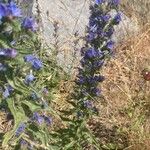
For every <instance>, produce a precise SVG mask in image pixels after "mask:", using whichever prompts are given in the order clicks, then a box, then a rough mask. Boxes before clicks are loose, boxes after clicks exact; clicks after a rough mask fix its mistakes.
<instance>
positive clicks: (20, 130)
mask: <svg viewBox="0 0 150 150" xmlns="http://www.w3.org/2000/svg"><path fill="white" fill-rule="evenodd" d="M25 128H26V125H25V123H20V125H19V127H18V129H17V130H16V132H15V135H16V136H17V137H18V136H19V135H20V134H21V133H23V132H24V130H25Z"/></svg>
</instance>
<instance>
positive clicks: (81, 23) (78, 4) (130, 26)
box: [22, 0, 140, 67]
mask: <svg viewBox="0 0 150 150" xmlns="http://www.w3.org/2000/svg"><path fill="white" fill-rule="evenodd" d="M22 1H23V2H24V0H22ZM26 1H27V0H25V3H26ZM32 1H33V0H29V1H28V5H29V7H28V8H27V9H28V10H25V11H24V12H25V14H27V15H30V14H31V11H30V10H31V7H32ZM37 6H38V9H39V10H40V11H39V10H38V12H40V17H41V22H42V26H43V32H42V36H43V39H44V40H43V41H44V43H45V44H46V45H48V46H51V47H52V45H54V49H56V51H58V54H59V55H58V62H59V63H60V64H61V65H62V66H65V67H68V66H71V65H72V63H74V64H75V62H72V61H75V60H76V59H77V58H79V49H80V48H81V47H82V45H83V42H81V43H78V45H76V47H78V50H76V51H74V43H73V42H74V36H73V35H74V34H75V33H76V32H78V33H79V37H82V36H84V35H85V29H86V25H87V24H88V18H89V15H90V13H89V6H90V2H89V1H88V0H34V3H33V9H32V11H33V14H35V15H37ZM56 22H57V23H58V24H57V26H59V29H58V31H57V34H58V37H57V39H55V38H54V29H55V28H54V24H55V23H56ZM139 30H140V29H139V26H138V24H137V21H136V19H133V18H129V17H127V16H126V15H125V14H123V13H122V22H121V23H120V25H119V26H117V27H116V28H115V34H114V36H113V39H114V41H115V42H121V41H123V39H124V38H125V37H129V36H133V35H135V34H137V33H138V31H139ZM55 37H56V35H55ZM56 42H57V44H58V45H57V47H56V45H55V44H56ZM73 57H76V59H74V58H73Z"/></svg>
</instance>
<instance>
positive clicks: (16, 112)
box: [2, 99, 28, 147]
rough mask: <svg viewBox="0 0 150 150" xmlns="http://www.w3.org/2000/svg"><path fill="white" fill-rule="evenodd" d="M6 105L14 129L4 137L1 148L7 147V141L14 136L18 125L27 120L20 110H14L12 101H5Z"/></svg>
mask: <svg viewBox="0 0 150 150" xmlns="http://www.w3.org/2000/svg"><path fill="white" fill-rule="evenodd" d="M7 104H8V107H9V109H10V111H11V113H12V115H13V117H14V127H13V129H12V130H11V131H9V132H7V133H6V134H5V135H4V139H3V142H2V147H6V146H7V145H8V142H9V140H11V138H12V137H13V136H14V134H15V131H16V130H17V128H18V127H19V125H20V123H21V122H26V121H27V120H28V118H27V117H26V116H25V113H24V111H23V109H22V108H15V105H14V100H13V99H7Z"/></svg>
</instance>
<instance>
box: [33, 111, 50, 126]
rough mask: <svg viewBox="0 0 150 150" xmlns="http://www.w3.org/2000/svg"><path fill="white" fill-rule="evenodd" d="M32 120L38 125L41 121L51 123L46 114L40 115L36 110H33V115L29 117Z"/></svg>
mask: <svg viewBox="0 0 150 150" xmlns="http://www.w3.org/2000/svg"><path fill="white" fill-rule="evenodd" d="M31 120H32V121H35V122H36V123H38V124H39V125H41V124H42V123H44V122H45V123H46V124H47V125H51V124H52V118H51V117H48V116H46V115H40V114H39V113H37V112H34V114H33V117H32V118H31Z"/></svg>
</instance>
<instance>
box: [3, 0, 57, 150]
mask: <svg viewBox="0 0 150 150" xmlns="http://www.w3.org/2000/svg"><path fill="white" fill-rule="evenodd" d="M51 66H52V62H51V61H50V58H49V57H48V55H47V54H46V51H44V49H42V47H41V44H40V39H39V38H38V24H37V23H36V20H35V19H34V18H33V17H24V16H23V14H22V13H21V9H20V8H19V7H18V6H17V4H16V3H15V2H14V1H12V0H8V1H7V0H5V1H2V0H1V1H0V87H1V90H0V109H1V110H3V111H5V112H6V114H9V116H11V118H12V120H13V122H12V129H10V130H9V131H8V132H6V133H4V134H3V136H2V149H10V148H12V149H19V150H20V149H28V148H33V149H51V148H49V147H48V146H50V144H49V143H50V142H51V137H49V136H50V135H49V134H48V128H49V126H50V125H51V124H52V118H51V115H52V114H55V113H54V111H53V110H52V109H51V108H50V106H49V103H50V100H51V99H52V95H51V93H52V90H51V87H55V86H57V82H56V81H55V80H56V79H55V76H58V72H57V69H56V68H55V69H53V68H54V66H52V67H51ZM57 80H58V78H57ZM55 115H56V114H55Z"/></svg>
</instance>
